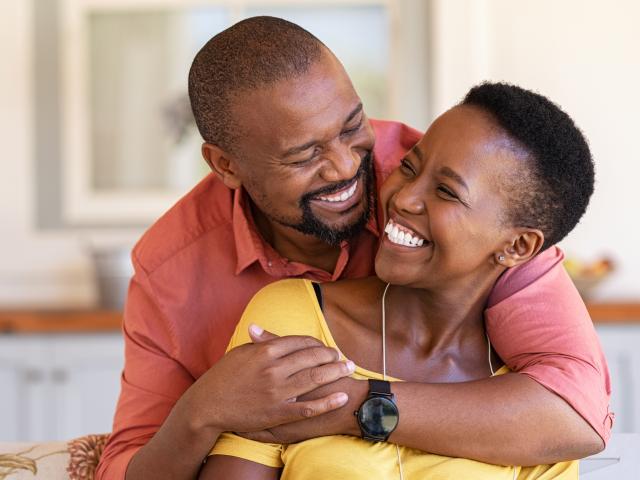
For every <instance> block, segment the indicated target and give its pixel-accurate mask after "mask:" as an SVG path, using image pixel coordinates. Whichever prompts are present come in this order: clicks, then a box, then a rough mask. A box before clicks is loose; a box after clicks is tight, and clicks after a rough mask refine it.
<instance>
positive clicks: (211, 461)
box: [198, 455, 280, 480]
mask: <svg viewBox="0 0 640 480" xmlns="http://www.w3.org/2000/svg"><path fill="white" fill-rule="evenodd" d="M228 478H242V479H244V480H277V479H278V478H280V469H279V468H273V467H267V466H266V465H261V464H259V463H255V462H251V461H249V460H245V459H243V458H237V457H230V456H227V455H212V456H210V457H209V458H208V459H207V462H206V463H205V464H204V466H203V467H202V470H201V471H200V476H199V477H198V479H199V480H216V479H225V480H226V479H228Z"/></svg>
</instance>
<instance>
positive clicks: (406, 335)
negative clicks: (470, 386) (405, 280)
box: [385, 272, 499, 351]
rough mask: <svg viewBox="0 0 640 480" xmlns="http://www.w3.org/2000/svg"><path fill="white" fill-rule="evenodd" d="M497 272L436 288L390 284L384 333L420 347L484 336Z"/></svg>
mask: <svg viewBox="0 0 640 480" xmlns="http://www.w3.org/2000/svg"><path fill="white" fill-rule="evenodd" d="M498 274H499V272H496V273H495V275H485V276H483V277H482V278H481V279H476V280H475V281H473V282H467V283H466V284H465V285H459V284H458V285H452V286H451V287H444V288H443V287H442V286H440V287H439V288H438V289H437V290H435V289H429V290H427V289H419V288H411V287H403V286H391V287H390V288H389V291H388V292H387V298H386V302H385V303H386V305H385V306H386V317H387V334H388V335H392V336H394V337H396V338H403V339H404V341H405V342H408V343H411V344H414V345H417V346H418V347H419V348H420V349H421V350H423V351H435V350H444V349H449V348H450V347H451V346H452V345H456V344H458V345H459V344H460V342H464V341H465V339H468V338H476V339H477V338H482V339H484V318H483V314H484V309H485V306H486V303H487V299H488V297H489V293H490V292H491V289H492V287H493V284H494V283H495V281H496V279H497V277H498ZM389 319H393V320H392V321H389Z"/></svg>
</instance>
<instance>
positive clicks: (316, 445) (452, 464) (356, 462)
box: [210, 279, 578, 480]
mask: <svg viewBox="0 0 640 480" xmlns="http://www.w3.org/2000/svg"><path fill="white" fill-rule="evenodd" d="M250 323H255V324H258V325H260V326H261V327H263V328H265V329H266V330H268V331H270V332H273V333H275V334H277V335H309V336H312V337H315V338H317V339H319V340H321V341H322V342H323V343H324V344H326V345H328V346H331V347H334V348H338V347H337V345H336V343H335V341H334V340H333V337H332V335H331V332H330V331H329V328H328V326H327V323H326V321H325V319H324V316H323V314H322V310H321V309H320V305H319V304H318V301H317V298H316V295H315V291H314V290H313V286H312V285H311V282H310V281H308V280H298V279H288V280H282V281H279V282H276V283H272V284H270V285H268V286H266V287H265V288H263V289H262V290H260V291H259V292H258V293H257V294H256V295H255V296H254V297H253V299H252V300H251V302H250V303H249V305H248V306H247V308H246V310H245V311H244V314H243V315H242V319H241V320H240V323H239V324H238V326H237V327H236V331H235V333H234V335H233V337H232V338H231V342H230V343H229V346H228V348H227V350H230V349H232V348H234V347H237V346H238V345H242V344H244V343H249V342H250V341H251V340H250V338H249V335H248V332H247V328H248V326H249V324H250ZM507 371H508V369H507V368H506V367H503V368H501V369H500V370H499V371H498V372H497V373H496V374H498V375H499V374H501V373H505V372H507ZM352 377H353V378H358V379H369V378H373V379H379V380H382V375H381V374H379V373H376V372H372V371H369V370H366V369H364V368H360V367H356V370H355V372H354V373H353V375H352ZM387 380H389V381H400V380H398V379H394V378H390V377H387ZM210 455H229V456H234V457H240V458H243V459H246V460H250V461H253V462H256V463H260V464H263V465H267V466H270V467H276V468H282V476H281V478H282V479H283V480H297V479H304V480H316V479H317V480H320V479H322V480H325V479H328V478H348V479H350V480H360V479H362V480H371V479H373V478H384V479H399V478H400V473H399V467H398V459H397V452H396V445H395V444H393V443H388V442H380V443H372V442H369V441H366V440H362V439H360V438H357V437H352V436H346V435H334V436H328V437H319V438H314V439H311V440H307V441H304V442H300V443H296V444H291V445H277V444H267V443H260V442H255V441H252V440H247V439H245V438H242V437H239V436H237V435H233V434H230V433H225V434H223V435H222V436H221V437H220V438H219V439H218V441H217V443H216V444H215V446H214V447H213V450H212V451H211V453H210ZM400 457H401V459H402V470H403V474H404V478H405V479H406V480H410V479H424V478H433V479H436V478H437V479H439V480H447V479H451V480H453V479H455V480H464V479H474V480H483V479H487V480H500V479H505V480H512V479H513V478H518V479H519V480H529V479H534V478H536V479H541V480H548V479H552V478H553V479H577V478H578V462H577V461H576V462H564V463H557V464H554V465H542V466H537V467H529V468H521V467H503V466H497V465H491V464H487V463H482V462H476V461H474V460H467V459H463V458H450V457H443V456H440V455H434V454H430V453H425V452H422V451H420V450H415V449H411V448H406V447H402V446H401V447H400ZM514 469H515V477H514Z"/></svg>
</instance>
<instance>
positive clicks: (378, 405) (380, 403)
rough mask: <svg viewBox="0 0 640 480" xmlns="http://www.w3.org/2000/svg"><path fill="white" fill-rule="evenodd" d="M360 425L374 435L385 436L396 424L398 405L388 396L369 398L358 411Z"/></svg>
mask: <svg viewBox="0 0 640 480" xmlns="http://www.w3.org/2000/svg"><path fill="white" fill-rule="evenodd" d="M358 417H359V420H360V425H361V426H362V428H363V429H364V430H366V431H367V433H368V434H369V435H371V436H375V437H386V436H387V435H389V434H390V433H391V432H393V430H394V429H395V428H396V426H397V425H398V407H396V404H395V403H393V402H392V401H391V400H389V399H388V398H384V397H375V398H370V399H368V400H367V401H366V402H364V403H363V404H362V406H361V407H360V410H359V412H358Z"/></svg>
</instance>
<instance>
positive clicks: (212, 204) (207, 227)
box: [133, 174, 233, 273]
mask: <svg viewBox="0 0 640 480" xmlns="http://www.w3.org/2000/svg"><path fill="white" fill-rule="evenodd" d="M232 208H233V192H232V191H231V190H229V189H228V188H227V187H226V186H225V185H224V184H223V183H222V182H221V181H220V180H219V179H218V178H217V177H216V176H215V175H213V174H209V175H207V176H206V177H205V178H204V179H203V180H202V181H200V182H199V183H198V184H197V185H196V186H195V187H194V188H193V189H192V190H191V191H190V192H188V193H187V194H186V195H185V196H184V197H182V198H181V199H180V200H178V202H176V203H175V204H174V205H173V206H172V207H171V208H170V209H169V210H168V211H167V212H166V213H165V214H164V215H162V216H161V217H160V218H159V219H158V220H157V221H156V222H155V223H154V224H153V225H152V226H151V227H149V229H148V230H147V231H146V232H145V233H144V235H143V236H142V237H141V238H140V240H139V241H138V243H137V244H136V246H135V247H134V249H133V256H134V258H135V261H136V262H137V263H138V264H139V265H140V266H142V268H143V269H144V270H145V271H146V272H148V273H150V272H152V271H153V270H155V269H156V268H157V267H159V266H160V265H162V264H163V263H165V262H166V261H168V260H169V259H171V258H172V257H174V256H175V255H176V254H177V253H178V252H180V251H182V250H183V249H185V248H187V247H189V246H190V245H192V244H194V243H196V242H197V241H198V240H199V239H200V238H202V237H204V236H206V235H207V234H209V233H211V232H212V231H213V230H216V229H217V228H221V227H222V228H225V229H228V226H229V225H230V224H231V222H232Z"/></svg>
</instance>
